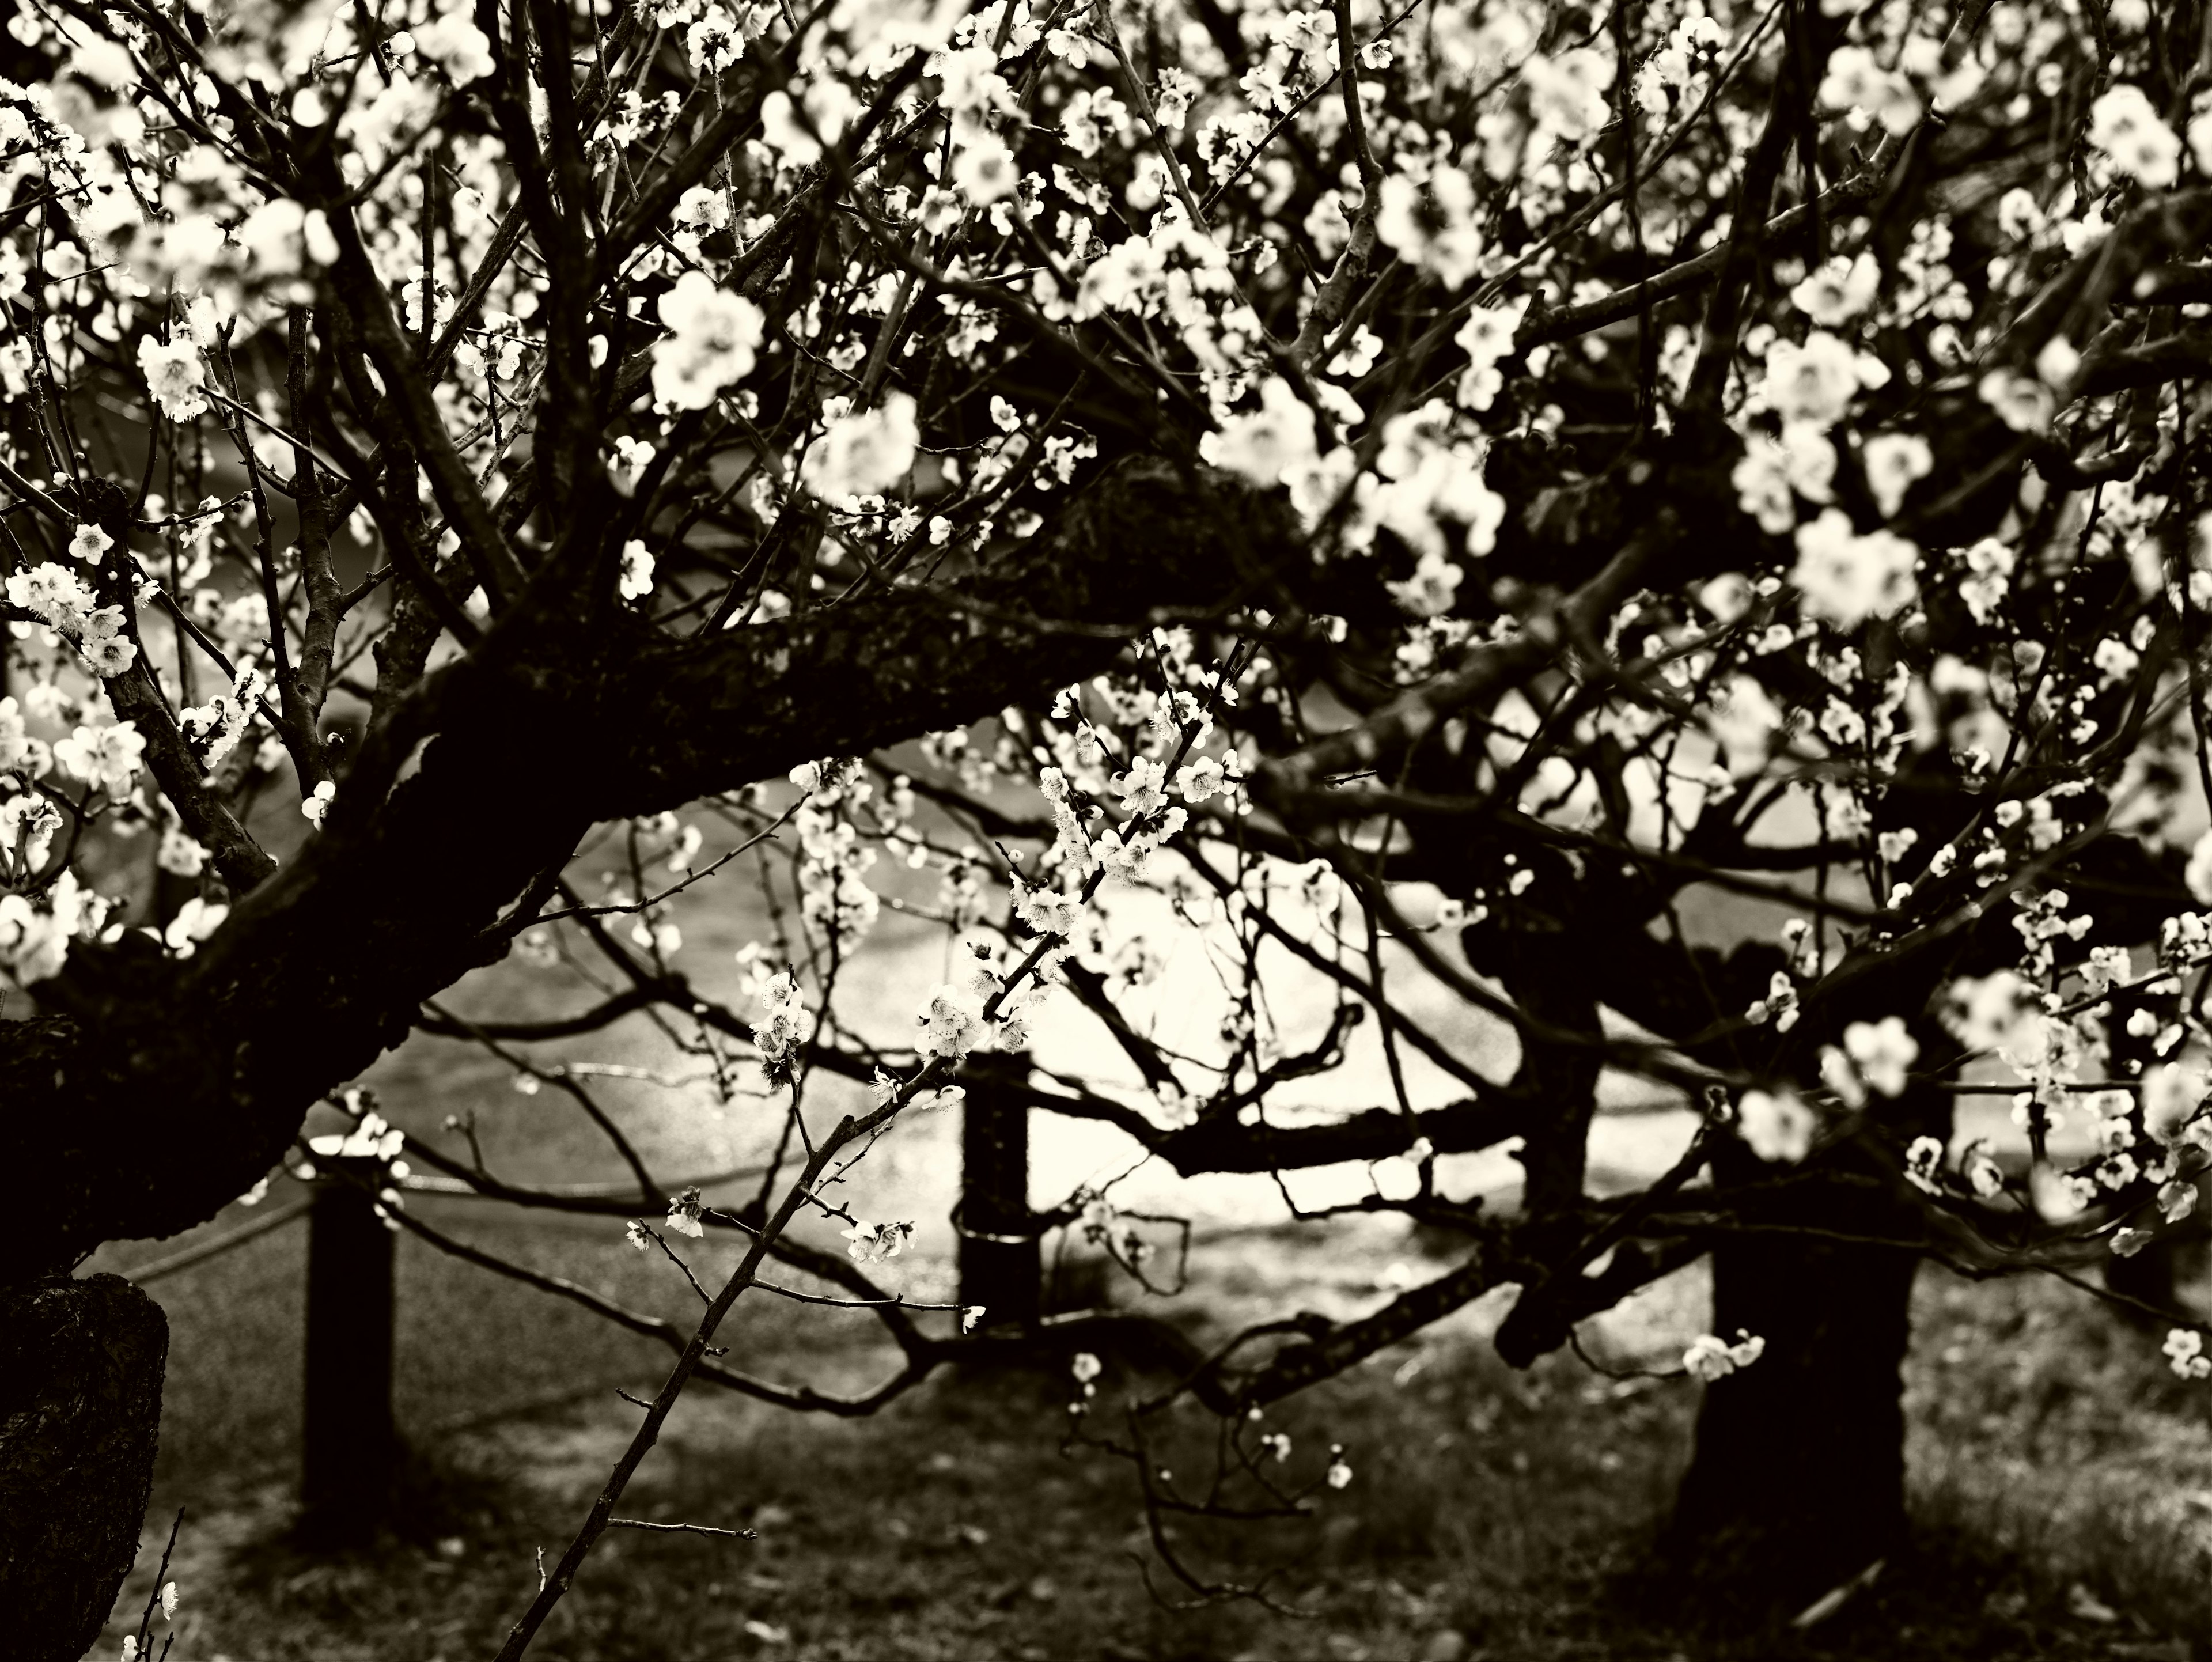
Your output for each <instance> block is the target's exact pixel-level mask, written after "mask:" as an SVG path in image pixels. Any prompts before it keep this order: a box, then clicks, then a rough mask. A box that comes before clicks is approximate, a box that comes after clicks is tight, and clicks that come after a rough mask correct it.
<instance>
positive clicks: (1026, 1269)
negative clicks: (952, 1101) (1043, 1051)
mask: <svg viewBox="0 0 2212 1662" xmlns="http://www.w3.org/2000/svg"><path fill="white" fill-rule="evenodd" d="M1028 1076H1029V1064H1028V1061H1027V1059H1026V1058H1025V1057H1021V1056H995V1055H988V1054H986V1055H983V1056H971V1057H970V1058H969V1062H968V1072H967V1078H966V1081H965V1083H966V1086H967V1091H968V1099H967V1103H966V1105H965V1106H964V1107H963V1108H962V1110H961V1121H960V1212H959V1221H960V1302H961V1303H963V1304H966V1305H978V1304H979V1305H981V1306H983V1307H984V1310H985V1312H987V1313H986V1314H985V1315H984V1317H983V1322H984V1324H985V1325H986V1326H996V1325H997V1324H1000V1323H1001V1322H1033V1321H1035V1320H1036V1318H1037V1294H1038V1282H1039V1281H1040V1279H1041V1278H1042V1262H1043V1261H1042V1256H1041V1253H1040V1250H1039V1246H1038V1242H1037V1238H1036V1235H1035V1234H1034V1233H1030V1231H1031V1230H1032V1229H1033V1227H1034V1225H1033V1224H1032V1223H1031V1221H1030V1111H1029V1108H1028V1105H1026V1104H1025V1103H1024V1102H1023V1101H1022V1099H1021V1098H1020V1096H1019V1095H1018V1090H1019V1087H1020V1086H1021V1085H1022V1083H1023V1081H1025V1080H1026V1079H1027V1078H1028Z"/></svg>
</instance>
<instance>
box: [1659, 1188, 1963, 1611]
mask: <svg viewBox="0 0 2212 1662" xmlns="http://www.w3.org/2000/svg"><path fill="white" fill-rule="evenodd" d="M1841 1152H1842V1153H1843V1154H1844V1156H1845V1158H1843V1159H1839V1160H1834V1161H1833V1162H1832V1165H1833V1166H1837V1167H1840V1168H1842V1169H1840V1170H1837V1171H1834V1172H1832V1173H1831V1174H1830V1179H1829V1181H1827V1182H1826V1183H1823V1184H1820V1188H1819V1190H1815V1191H1814V1192H1812V1193H1806V1192H1804V1191H1803V1190H1798V1191H1797V1192H1796V1194H1795V1195H1794V1196H1793V1197H1792V1201H1791V1203H1790V1212H1791V1214H1792V1216H1791V1219H1790V1221H1792V1222H1794V1223H1796V1224H1797V1225H1799V1226H1801V1227H1804V1226H1811V1227H1819V1228H1823V1229H1826V1230H1831V1231H1834V1232H1836V1233H1844V1234H1850V1235H1859V1236H1874V1237H1882V1238H1887V1239H1896V1238H1898V1236H1899V1233H1902V1232H1901V1231H1900V1227H1899V1226H1900V1210H1901V1208H1899V1205H1898V1203H1897V1201H1896V1198H1895V1196H1894V1195H1893V1192H1892V1191H1889V1190H1887V1189H1885V1188H1884V1187H1881V1186H1878V1185H1875V1184H1868V1185H1860V1184H1850V1183H1849V1182H1848V1178H1850V1176H1851V1175H1854V1174H1855V1173H1854V1171H1853V1168H1854V1167H1856V1168H1857V1172H1859V1173H1863V1174H1865V1175H1867V1176H1872V1175H1874V1174H1873V1173H1872V1172H1870V1171H1869V1170H1868V1168H1869V1166H1871V1164H1872V1162H1871V1161H1870V1160H1855V1159H1851V1158H1849V1156H1851V1155H1856V1154H1859V1153H1860V1151H1858V1150H1857V1149H1847V1150H1844V1151H1841ZM1815 1181H1816V1182H1817V1181H1818V1179H1817V1178H1816V1179H1815ZM1903 1223H1904V1225H1905V1228H1908V1229H1909V1228H1911V1219H1910V1218H1905V1219H1904V1220H1903ZM1712 1264H1713V1330H1714V1331H1715V1332H1716V1333H1717V1334H1719V1335H1720V1336H1722V1337H1723V1338H1724V1339H1728V1340H1729V1341H1731V1342H1733V1341H1734V1340H1735V1338H1736V1336H1737V1333H1738V1331H1739V1330H1741V1331H1744V1332H1748V1333H1752V1334H1755V1335H1757V1336H1759V1337H1760V1338H1762V1339H1764V1340H1765V1342H1766V1348H1765V1353H1764V1354H1763V1355H1761V1356H1760V1357H1759V1360H1758V1361H1756V1362H1755V1363H1753V1365H1752V1366H1751V1367H1747V1368H1743V1369H1741V1370H1740V1371H1738V1372H1736V1373H1731V1374H1729V1376H1727V1377H1726V1378H1724V1379H1717V1380H1715V1381H1714V1382H1713V1383H1711V1384H1710V1385H1707V1386H1706V1387H1705V1400H1704V1402H1703V1403H1702V1404H1701V1405H1700V1407H1699V1414H1698V1424H1697V1451H1696V1453H1695V1455H1694V1457H1693V1458H1692V1462H1691V1465H1690V1470H1689V1471H1688V1473H1687V1474H1686V1476H1684V1478H1683V1480H1682V1486H1681V1489H1680V1494H1679V1495H1678V1496H1677V1500H1676V1504H1675V1513H1674V1531H1673V1532H1674V1543H1673V1544H1674V1548H1675V1549H1676V1553H1677V1555H1679V1556H1680V1557H1683V1558H1685V1559H1686V1560H1688V1561H1690V1562H1692V1564H1694V1565H1695V1567H1696V1568H1697V1569H1698V1571H1699V1580H1700V1581H1701V1582H1703V1583H1705V1584H1706V1585H1707V1586H1713V1585H1715V1584H1721V1585H1724V1586H1729V1588H1730V1589H1731V1590H1732V1591H1735V1592H1741V1593H1742V1594H1744V1595H1747V1596H1748V1597H1749V1598H1753V1599H1754V1600H1755V1601H1756V1602H1758V1603H1760V1604H1773V1605H1775V1606H1782V1605H1788V1606H1792V1607H1796V1608H1802V1606H1803V1605H1805V1604H1809V1603H1810V1602H1811V1601H1812V1600H1813V1599H1814V1598H1818V1597H1819V1596H1820V1594H1821V1593H1823V1592H1826V1591H1827V1590H1828V1589H1829V1588H1831V1587H1833V1586H1837V1585H1838V1583H1840V1582H1842V1581H1844V1580H1848V1579H1849V1578H1850V1577H1851V1576H1853V1575H1856V1574H1858V1573H1859V1572H1860V1571H1862V1570H1863V1569H1865V1568H1867V1566H1868V1565H1869V1564H1871V1563H1873V1562H1875V1560H1877V1559H1881V1558H1886V1557H1888V1556H1889V1555H1891V1554H1892V1553H1893V1552H1894V1551H1895V1550H1896V1549H1897V1547H1898V1545H1899V1542H1900V1540H1901V1539H1902V1537H1903V1535H1904V1531H1905V1411H1904V1401H1903V1390H1904V1385H1903V1379H1902V1378H1901V1373H1900V1370H1901V1368H1902V1366H1903V1363H1904V1361H1905V1348H1906V1345H1907V1343H1908V1342H1909V1338H1910V1333H1911V1298H1912V1281H1913V1275H1914V1273H1915V1271H1916V1270H1917V1268H1918V1265H1919V1259H1918V1257H1917V1255H1916V1254H1914V1253H1912V1252H1910V1251H1899V1250H1896V1249H1891V1248H1883V1247H1875V1246H1864V1245H1856V1244H1853V1243H1848V1242H1841V1241H1836V1240H1827V1239H1814V1238H1810V1237H1808V1236H1805V1235H1798V1234H1788V1233H1776V1234H1763V1233H1761V1234H1751V1235H1747V1236H1741V1237H1738V1238H1736V1239H1733V1240H1730V1241H1729V1242H1728V1243H1726V1244H1725V1245H1722V1246H1720V1247H1719V1248H1718V1249H1717V1250H1716V1251H1714V1253H1713V1257H1712Z"/></svg>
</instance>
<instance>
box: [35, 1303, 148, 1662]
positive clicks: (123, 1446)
mask: <svg viewBox="0 0 2212 1662" xmlns="http://www.w3.org/2000/svg"><path fill="white" fill-rule="evenodd" d="M168 1351H169V1324H168V1321H167V1318H165V1317H164V1316H163V1315H162V1314H161V1306H159V1305H157V1304H155V1302H154V1301H153V1300H151V1299H149V1298H148V1297H147V1296H146V1294H143V1293H142V1292H140V1291H139V1290H138V1289H137V1288H135V1287H133V1286H131V1283H130V1282H126V1281H124V1280H123V1279H122V1278H121V1277H119V1276H116V1275H93V1276H89V1277H88V1278H86V1279H85V1280H83V1281H64V1280H53V1281H46V1282H37V1283H33V1284H32V1285H29V1286H25V1287H18V1288H9V1289H0V1611H4V1612H5V1615H6V1621H7V1639H6V1641H5V1642H4V1644H0V1649H4V1650H5V1651H6V1653H7V1654H8V1655H9V1656H10V1657H12V1658H14V1659H15V1662H76V1659H78V1658H79V1657H81V1656H82V1655H83V1654H84V1652H85V1650H86V1648H87V1647H88V1646H90V1645H91V1644H92V1643H93V1641H94V1640H96V1639H97V1638H98V1637H99V1636H100V1626H101V1624H102V1623H104V1622H106V1620H107V1616H108V1613H109V1611H110V1610H112V1609H113V1607H114V1604H115V1594H116V1591H117V1589H118V1588H119V1587H120V1586H122V1585H123V1578H124V1577H125V1576H126V1575H128V1574H130V1573H131V1562H132V1560H133V1559H134V1558H136V1556H137V1551H138V1528H139V1525H140V1523H141V1521H142V1520H143V1519H144V1517H145V1515H146V1502H147V1500H148V1497H149V1495H150V1494H151V1493H152V1489H153V1472H154V1446H155V1437H156V1435H157V1434H158V1433H159V1432H160V1429H161V1373H162V1368H163V1366H164V1364H165V1363H166V1361H167V1356H168Z"/></svg>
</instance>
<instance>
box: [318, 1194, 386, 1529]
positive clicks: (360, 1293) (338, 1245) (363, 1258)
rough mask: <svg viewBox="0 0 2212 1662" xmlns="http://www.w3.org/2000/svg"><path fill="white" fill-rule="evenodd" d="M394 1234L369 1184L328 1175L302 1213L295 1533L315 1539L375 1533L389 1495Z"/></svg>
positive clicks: (381, 1520) (382, 1518)
mask: <svg viewBox="0 0 2212 1662" xmlns="http://www.w3.org/2000/svg"><path fill="white" fill-rule="evenodd" d="M329 1164H331V1166H340V1165H352V1164H354V1162H351V1161H345V1162H340V1161H331V1162H329ZM363 1175H364V1176H367V1175H369V1174H368V1172H364V1174H363ZM306 1386H307V1402H306V1424H305V1428H304V1447H303V1449H302V1458H301V1473H300V1501H301V1514H300V1533H301V1537H302V1538H303V1539H306V1540H308V1541H310V1542H312V1543H314V1544H317V1545H320V1546H333V1547H336V1546H359V1545H364V1544H366V1543H368V1542H369V1541H370V1540H373V1539H374V1537H375V1534H376V1531H377V1526H378V1525H380V1524H381V1523H382V1522H383V1521H384V1517H385V1512H386V1507H387V1505H388V1503H389V1501H390V1499H391V1490H392V1464H393V1459H394V1456H395V1454H396V1452H397V1444H398V1440H397V1437H396V1435H395V1434H394V1431H393V1428H392V1232H391V1231H390V1230H389V1229H387V1228H386V1227H385V1226H384V1223H383V1221H382V1220H381V1219H380V1218H379V1217H378V1216H377V1215H376V1210H375V1206H374V1202H373V1201H372V1200H371V1199H370V1196H369V1192H368V1190H367V1189H365V1188H363V1187H362V1185H361V1184H357V1183H351V1182H347V1181H344V1180H343V1179H342V1178H325V1180H324V1181H323V1182H322V1183H321V1184H320V1185H319V1186H318V1188H317V1190H316V1191H315V1198H314V1206H313V1211H312V1212H311V1213H310V1214H309V1215H308V1232H307V1379H306Z"/></svg>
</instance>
